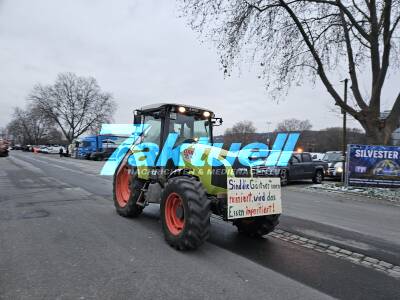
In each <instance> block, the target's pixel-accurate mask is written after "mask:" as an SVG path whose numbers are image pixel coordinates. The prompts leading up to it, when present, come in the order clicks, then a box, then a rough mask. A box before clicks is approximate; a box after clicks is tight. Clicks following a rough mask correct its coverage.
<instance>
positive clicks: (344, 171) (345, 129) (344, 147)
mask: <svg viewBox="0 0 400 300" xmlns="http://www.w3.org/2000/svg"><path fill="white" fill-rule="evenodd" d="M348 82H349V79H347V78H346V79H345V80H344V97H343V100H344V103H345V104H347V85H348ZM342 113H343V141H342V152H343V157H344V158H345V159H344V160H345V161H346V150H347V124H346V123H347V115H346V111H345V110H344V109H342ZM345 161H344V162H343V172H342V181H343V183H344V182H345V181H346V166H345V165H344V164H345Z"/></svg>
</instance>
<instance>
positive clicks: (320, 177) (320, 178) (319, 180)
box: [318, 173, 322, 182]
mask: <svg viewBox="0 0 400 300" xmlns="http://www.w3.org/2000/svg"><path fill="white" fill-rule="evenodd" d="M318 182H322V174H321V173H318Z"/></svg>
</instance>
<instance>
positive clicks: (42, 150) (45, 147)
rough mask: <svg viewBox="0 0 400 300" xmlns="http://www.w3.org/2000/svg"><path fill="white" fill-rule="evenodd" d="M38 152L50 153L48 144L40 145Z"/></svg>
mask: <svg viewBox="0 0 400 300" xmlns="http://www.w3.org/2000/svg"><path fill="white" fill-rule="evenodd" d="M38 152H39V153H45V154H48V153H49V148H47V146H40V147H39V151H38Z"/></svg>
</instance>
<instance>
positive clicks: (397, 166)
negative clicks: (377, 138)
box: [346, 145, 400, 187]
mask: <svg viewBox="0 0 400 300" xmlns="http://www.w3.org/2000/svg"><path fill="white" fill-rule="evenodd" d="M346 182H347V184H348V185H356V186H376V187H400V147H396V146H373V145H348V146H347V161H346Z"/></svg>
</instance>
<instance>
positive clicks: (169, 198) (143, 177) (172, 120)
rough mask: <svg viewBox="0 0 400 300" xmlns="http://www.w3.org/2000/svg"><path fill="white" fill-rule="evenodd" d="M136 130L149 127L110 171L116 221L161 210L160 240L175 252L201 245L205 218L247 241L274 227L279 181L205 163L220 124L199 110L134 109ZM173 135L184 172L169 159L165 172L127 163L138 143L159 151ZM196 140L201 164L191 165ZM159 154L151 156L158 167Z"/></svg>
mask: <svg viewBox="0 0 400 300" xmlns="http://www.w3.org/2000/svg"><path fill="white" fill-rule="evenodd" d="M134 123H135V124H147V125H148V126H149V127H148V130H145V131H144V132H143V133H142V134H141V135H140V137H139V139H138V140H139V142H138V141H137V142H135V143H134V144H133V145H132V146H131V148H130V151H129V152H128V153H127V154H126V155H125V157H124V158H123V159H122V160H121V162H120V164H119V166H118V167H117V169H116V171H115V174H114V181H113V198H114V204H115V208H116V211H117V213H118V214H119V215H121V216H123V217H138V216H139V215H140V214H141V213H142V211H143V209H144V208H145V207H146V206H147V205H148V204H149V203H158V204H160V215H161V216H160V217H161V222H162V228H163V232H164V236H165V239H166V241H167V242H168V243H169V244H170V245H171V246H173V247H175V248H176V249H179V250H186V249H195V248H197V247H199V246H200V245H202V244H203V243H204V242H205V241H206V240H207V238H208V237H209V230H210V216H211V214H214V215H217V216H220V218H222V219H223V220H225V221H228V222H232V223H233V225H235V226H237V228H238V230H239V232H240V233H243V234H246V235H249V236H253V237H259V236H263V235H265V234H268V233H269V232H271V231H273V230H274V228H275V226H277V224H278V219H279V216H280V213H281V203H280V201H281V200H280V182H279V178H271V177H266V176H263V177H265V178H260V176H259V177H257V176H256V175H254V176H253V173H254V170H253V169H252V168H251V167H249V166H243V165H242V164H240V163H239V162H238V161H237V160H236V161H235V162H234V163H233V164H231V165H222V166H221V165H216V166H214V164H213V163H210V161H212V160H208V159H207V158H208V156H209V155H211V153H212V151H213V150H215V149H214V148H215V147H213V146H209V145H212V143H213V127H214V126H218V125H221V123H222V119H221V118H215V117H214V113H212V112H211V111H209V110H206V109H203V108H199V107H194V106H188V105H179V104H170V103H168V104H156V105H151V106H146V107H143V108H141V109H140V110H136V111H135V116H134ZM171 134H175V136H177V139H176V141H175V142H174V147H175V148H176V147H179V145H185V149H184V150H182V151H181V152H180V155H181V156H180V157H181V159H182V160H183V165H182V164H180V165H179V166H176V163H174V161H173V160H172V159H167V160H166V163H165V164H164V165H160V164H157V165H153V166H143V165H140V166H139V165H135V164H131V163H129V162H130V161H131V158H132V156H135V154H137V152H138V150H137V148H138V145H139V144H140V143H151V144H154V145H157V146H158V147H160V148H159V149H162V145H164V144H165V142H166V141H167V139H168V138H169V137H170V135H171ZM200 141H203V144H204V141H206V142H207V145H208V146H204V147H203V150H204V151H202V153H201V155H200V156H201V159H202V161H204V162H205V163H204V165H201V166H198V165H197V164H194V163H193V161H192V160H191V159H192V158H193V156H194V153H195V152H196V151H198V150H197V149H198V148H199V147H200V146H201V145H199V144H200ZM217 150H219V152H218V153H219V154H218V155H219V156H220V157H224V155H228V151H226V150H223V149H217ZM140 151H143V149H140ZM147 151H151V150H149V149H147ZM161 152H162V151H156V152H155V153H154V156H155V157H156V158H157V159H158V160H157V161H159V160H160V156H161V155H162V153H161ZM214 153H215V152H214ZM135 158H137V155H136V156H135ZM228 182H229V186H228ZM271 188H272V189H271ZM271 191H272V194H273V195H272V194H271ZM228 197H229V201H228ZM253 198H254V199H255V200H254V199H253ZM253 200H254V201H253ZM271 200H272V201H271Z"/></svg>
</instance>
